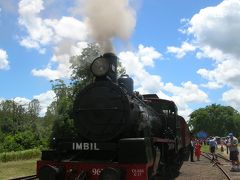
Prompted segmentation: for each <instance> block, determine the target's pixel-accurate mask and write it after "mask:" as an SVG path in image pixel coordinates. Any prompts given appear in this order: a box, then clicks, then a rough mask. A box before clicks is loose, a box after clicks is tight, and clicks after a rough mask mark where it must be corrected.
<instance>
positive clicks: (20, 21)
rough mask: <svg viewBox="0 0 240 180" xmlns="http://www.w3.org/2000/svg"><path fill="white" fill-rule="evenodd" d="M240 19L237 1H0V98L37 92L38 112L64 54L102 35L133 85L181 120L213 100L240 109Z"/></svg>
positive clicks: (65, 73)
mask: <svg viewBox="0 0 240 180" xmlns="http://www.w3.org/2000/svg"><path fill="white" fill-rule="evenodd" d="M90 11H91V12H90ZM104 12H108V13H109V14H110V18H109V17H106V16H105V15H106V13H104ZM111 13H112V14H111ZM94 18H95V19H94ZM101 18H102V19H101ZM239 22H240V1H239V0H224V1H222V0H183V1H178V0H168V1H163V0H159V1H157V0H117V1H114V0H69V1H65V0H19V1H16V0H8V1H5V0H0V84H1V91H0V99H3V100H4V99H14V100H15V101H17V102H19V103H26V102H29V101H31V100H32V99H33V98H37V99H39V101H40V103H41V107H42V112H41V114H43V113H44V112H45V111H46V107H47V106H48V105H49V104H50V103H51V101H52V100H53V98H54V93H53V92H52V91H51V84H50V82H49V81H50V80H52V79H56V78H61V79H65V80H68V79H69V77H70V74H71V70H70V69H69V57H71V56H73V55H79V54H81V51H82V49H83V48H84V47H86V43H87V42H96V43H100V44H101V42H100V40H99V39H101V40H102V37H104V38H105V39H104V41H105V40H110V41H112V47H113V49H114V50H115V51H114V52H115V53H116V54H117V55H118V56H119V58H120V61H121V62H122V64H123V65H124V67H125V68H126V70H127V73H128V74H130V75H131V76H132V77H133V78H134V80H135V89H136V90H138V91H140V92H142V93H157V94H158V95H159V97H160V98H167V99H170V100H173V101H175V102H176V104H177V105H178V108H179V114H180V115H182V116H184V117H185V118H187V116H188V115H189V114H190V113H191V112H192V111H194V110H195V109H197V108H200V107H205V106H206V105H210V104H212V103H217V104H222V105H230V106H233V107H234V108H235V109H237V110H240V80H239V79H240V61H239V60H240V33H239V32H240V23H239ZM105 49H107V48H105ZM106 51H108V50H106Z"/></svg>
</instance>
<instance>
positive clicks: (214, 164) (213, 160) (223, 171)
mask: <svg viewBox="0 0 240 180" xmlns="http://www.w3.org/2000/svg"><path fill="white" fill-rule="evenodd" d="M201 155H202V156H203V157H205V158H207V159H209V160H210V162H212V163H213V166H217V167H218V169H220V170H221V171H222V173H223V174H224V175H225V176H226V178H227V179H228V180H231V177H230V176H229V175H228V173H227V172H226V171H225V170H224V169H223V168H222V167H221V166H220V165H221V164H220V162H219V161H218V160H217V159H212V158H211V157H210V154H209V153H202V154H201Z"/></svg>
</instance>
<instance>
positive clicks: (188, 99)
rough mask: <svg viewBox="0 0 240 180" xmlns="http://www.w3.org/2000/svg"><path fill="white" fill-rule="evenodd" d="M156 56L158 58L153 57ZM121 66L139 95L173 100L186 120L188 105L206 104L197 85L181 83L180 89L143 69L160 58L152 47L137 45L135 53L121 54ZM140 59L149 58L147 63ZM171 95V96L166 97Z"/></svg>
mask: <svg viewBox="0 0 240 180" xmlns="http://www.w3.org/2000/svg"><path fill="white" fill-rule="evenodd" d="M144 49H152V51H144ZM153 54H158V56H153ZM118 56H119V58H120V61H121V63H122V65H123V66H124V67H125V68H126V71H127V73H128V74H129V75H130V76H131V77H133V79H134V83H135V87H136V88H137V90H138V91H140V92H141V93H156V94H158V96H159V97H160V98H162V99H169V100H173V101H174V102H175V103H176V104H177V106H178V108H179V114H180V115H182V116H184V118H188V117H187V116H188V115H189V114H190V113H191V112H192V110H191V109H190V107H189V105H188V104H189V103H193V102H196V103H200V102H208V101H209V100H208V95H207V94H206V93H204V92H203V91H202V90H200V89H199V87H198V85H196V84H193V83H192V82H190V81H188V82H186V83H182V84H181V86H180V87H178V86H175V85H173V84H172V83H166V84H165V83H164V82H163V81H162V79H161V77H160V76H158V75H152V74H150V73H148V72H147V71H146V69H145V67H146V66H149V65H151V66H152V67H154V61H155V60H157V59H159V58H161V57H162V56H161V54H160V53H159V52H157V51H156V50H155V49H154V48H153V47H144V46H143V45H139V49H138V51H137V52H131V51H127V52H121V53H120V54H119V55H118ZM142 57H150V59H149V60H148V61H147V62H151V63H145V62H146V61H143V60H142V59H143V58H142ZM164 92H166V93H168V94H172V96H169V95H167V94H166V93H164Z"/></svg>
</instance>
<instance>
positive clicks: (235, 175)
mask: <svg viewBox="0 0 240 180" xmlns="http://www.w3.org/2000/svg"><path fill="white" fill-rule="evenodd" d="M226 157H227V155H226ZM223 168H224V170H225V171H226V172H227V173H229V174H230V176H231V178H232V180H237V179H238V180H240V172H230V169H231V163H228V162H227V163H224V164H223ZM224 179H227V178H226V177H224V175H223V173H222V172H221V171H220V170H219V169H218V168H217V167H215V166H213V164H211V163H210V162H209V160H208V159H206V158H204V157H203V156H201V158H200V161H195V162H190V161H185V162H184V164H183V166H182V168H181V169H180V175H179V176H178V177H177V178H176V180H224Z"/></svg>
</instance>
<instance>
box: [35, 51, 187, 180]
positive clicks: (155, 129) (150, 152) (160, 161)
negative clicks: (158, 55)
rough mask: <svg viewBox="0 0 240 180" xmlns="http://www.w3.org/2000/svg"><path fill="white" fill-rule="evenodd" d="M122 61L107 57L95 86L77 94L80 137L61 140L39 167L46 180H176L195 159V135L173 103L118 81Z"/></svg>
mask: <svg viewBox="0 0 240 180" xmlns="http://www.w3.org/2000/svg"><path fill="white" fill-rule="evenodd" d="M117 59H118V58H117V57H116V56H115V55H114V54H113V53H105V54H104V55H102V56H100V57H98V58H96V59H95V60H94V61H93V63H92V64H91V67H90V70H91V72H92V73H93V75H94V76H95V81H94V82H93V83H92V84H90V85H88V86H86V87H85V88H84V89H82V90H81V91H80V92H78V93H77V95H76V98H75V101H74V106H73V119H74V125H75V127H76V129H77V138H72V139H70V140H69V139H61V140H55V142H56V145H55V148H54V149H51V150H47V151H43V152H42V157H41V160H39V161H38V162H37V176H38V177H39V179H40V180H50V179H51V180H63V179H67V180H152V179H168V178H169V179H170V178H173V177H174V176H176V175H177V174H178V172H179V169H180V168H181V166H182V163H183V161H184V160H188V157H189V145H190V134H189V129H188V127H187V124H186V122H185V120H184V118H183V117H181V116H179V115H178V113H177V107H176V105H175V103H174V102H173V101H169V100H165V99H160V98H159V97H158V96H157V95H156V94H145V95H141V94H139V93H137V92H135V91H134V90H133V80H132V79H131V78H130V77H129V76H128V75H122V76H121V77H120V78H117Z"/></svg>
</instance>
